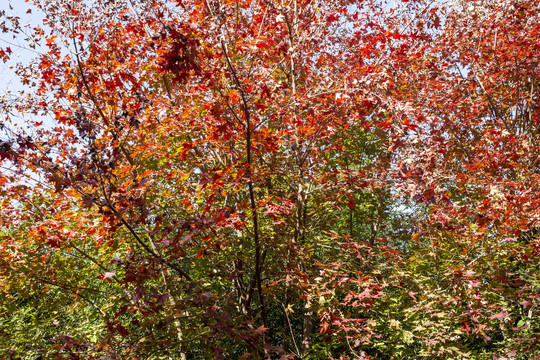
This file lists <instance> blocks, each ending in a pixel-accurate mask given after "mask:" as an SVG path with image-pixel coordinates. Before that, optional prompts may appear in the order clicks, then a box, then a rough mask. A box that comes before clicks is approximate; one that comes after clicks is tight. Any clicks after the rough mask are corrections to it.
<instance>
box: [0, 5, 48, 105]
mask: <svg viewBox="0 0 540 360" xmlns="http://www.w3.org/2000/svg"><path fill="white" fill-rule="evenodd" d="M10 5H11V7H12V9H11V8H10ZM30 7H31V5H30V4H29V3H27V2H25V1H24V0H7V1H6V0H0V11H5V13H6V15H16V16H18V17H19V18H20V20H19V21H20V24H21V25H28V26H36V25H41V26H42V22H41V21H42V16H41V14H39V13H38V12H36V11H33V12H32V13H30V14H29V13H27V10H28V9H29V8H30ZM0 21H6V24H9V20H6V18H5V17H2V18H1V19H0ZM7 47H9V48H10V49H11V51H12V52H13V53H12V54H11V60H10V61H8V62H7V63H3V62H2V61H0V96H1V95H4V94H5V93H6V92H7V91H8V90H11V92H16V91H17V90H19V89H21V84H20V83H19V81H18V79H17V76H16V75H15V66H16V64H17V63H19V62H21V63H27V62H28V61H30V60H31V59H32V58H33V57H35V55H36V53H35V52H33V51H31V49H28V48H26V47H25V46H24V35H23V34H19V35H18V36H16V37H15V38H14V37H13V34H9V33H2V32H0V48H2V49H4V50H5V49H6V48H7Z"/></svg>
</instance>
